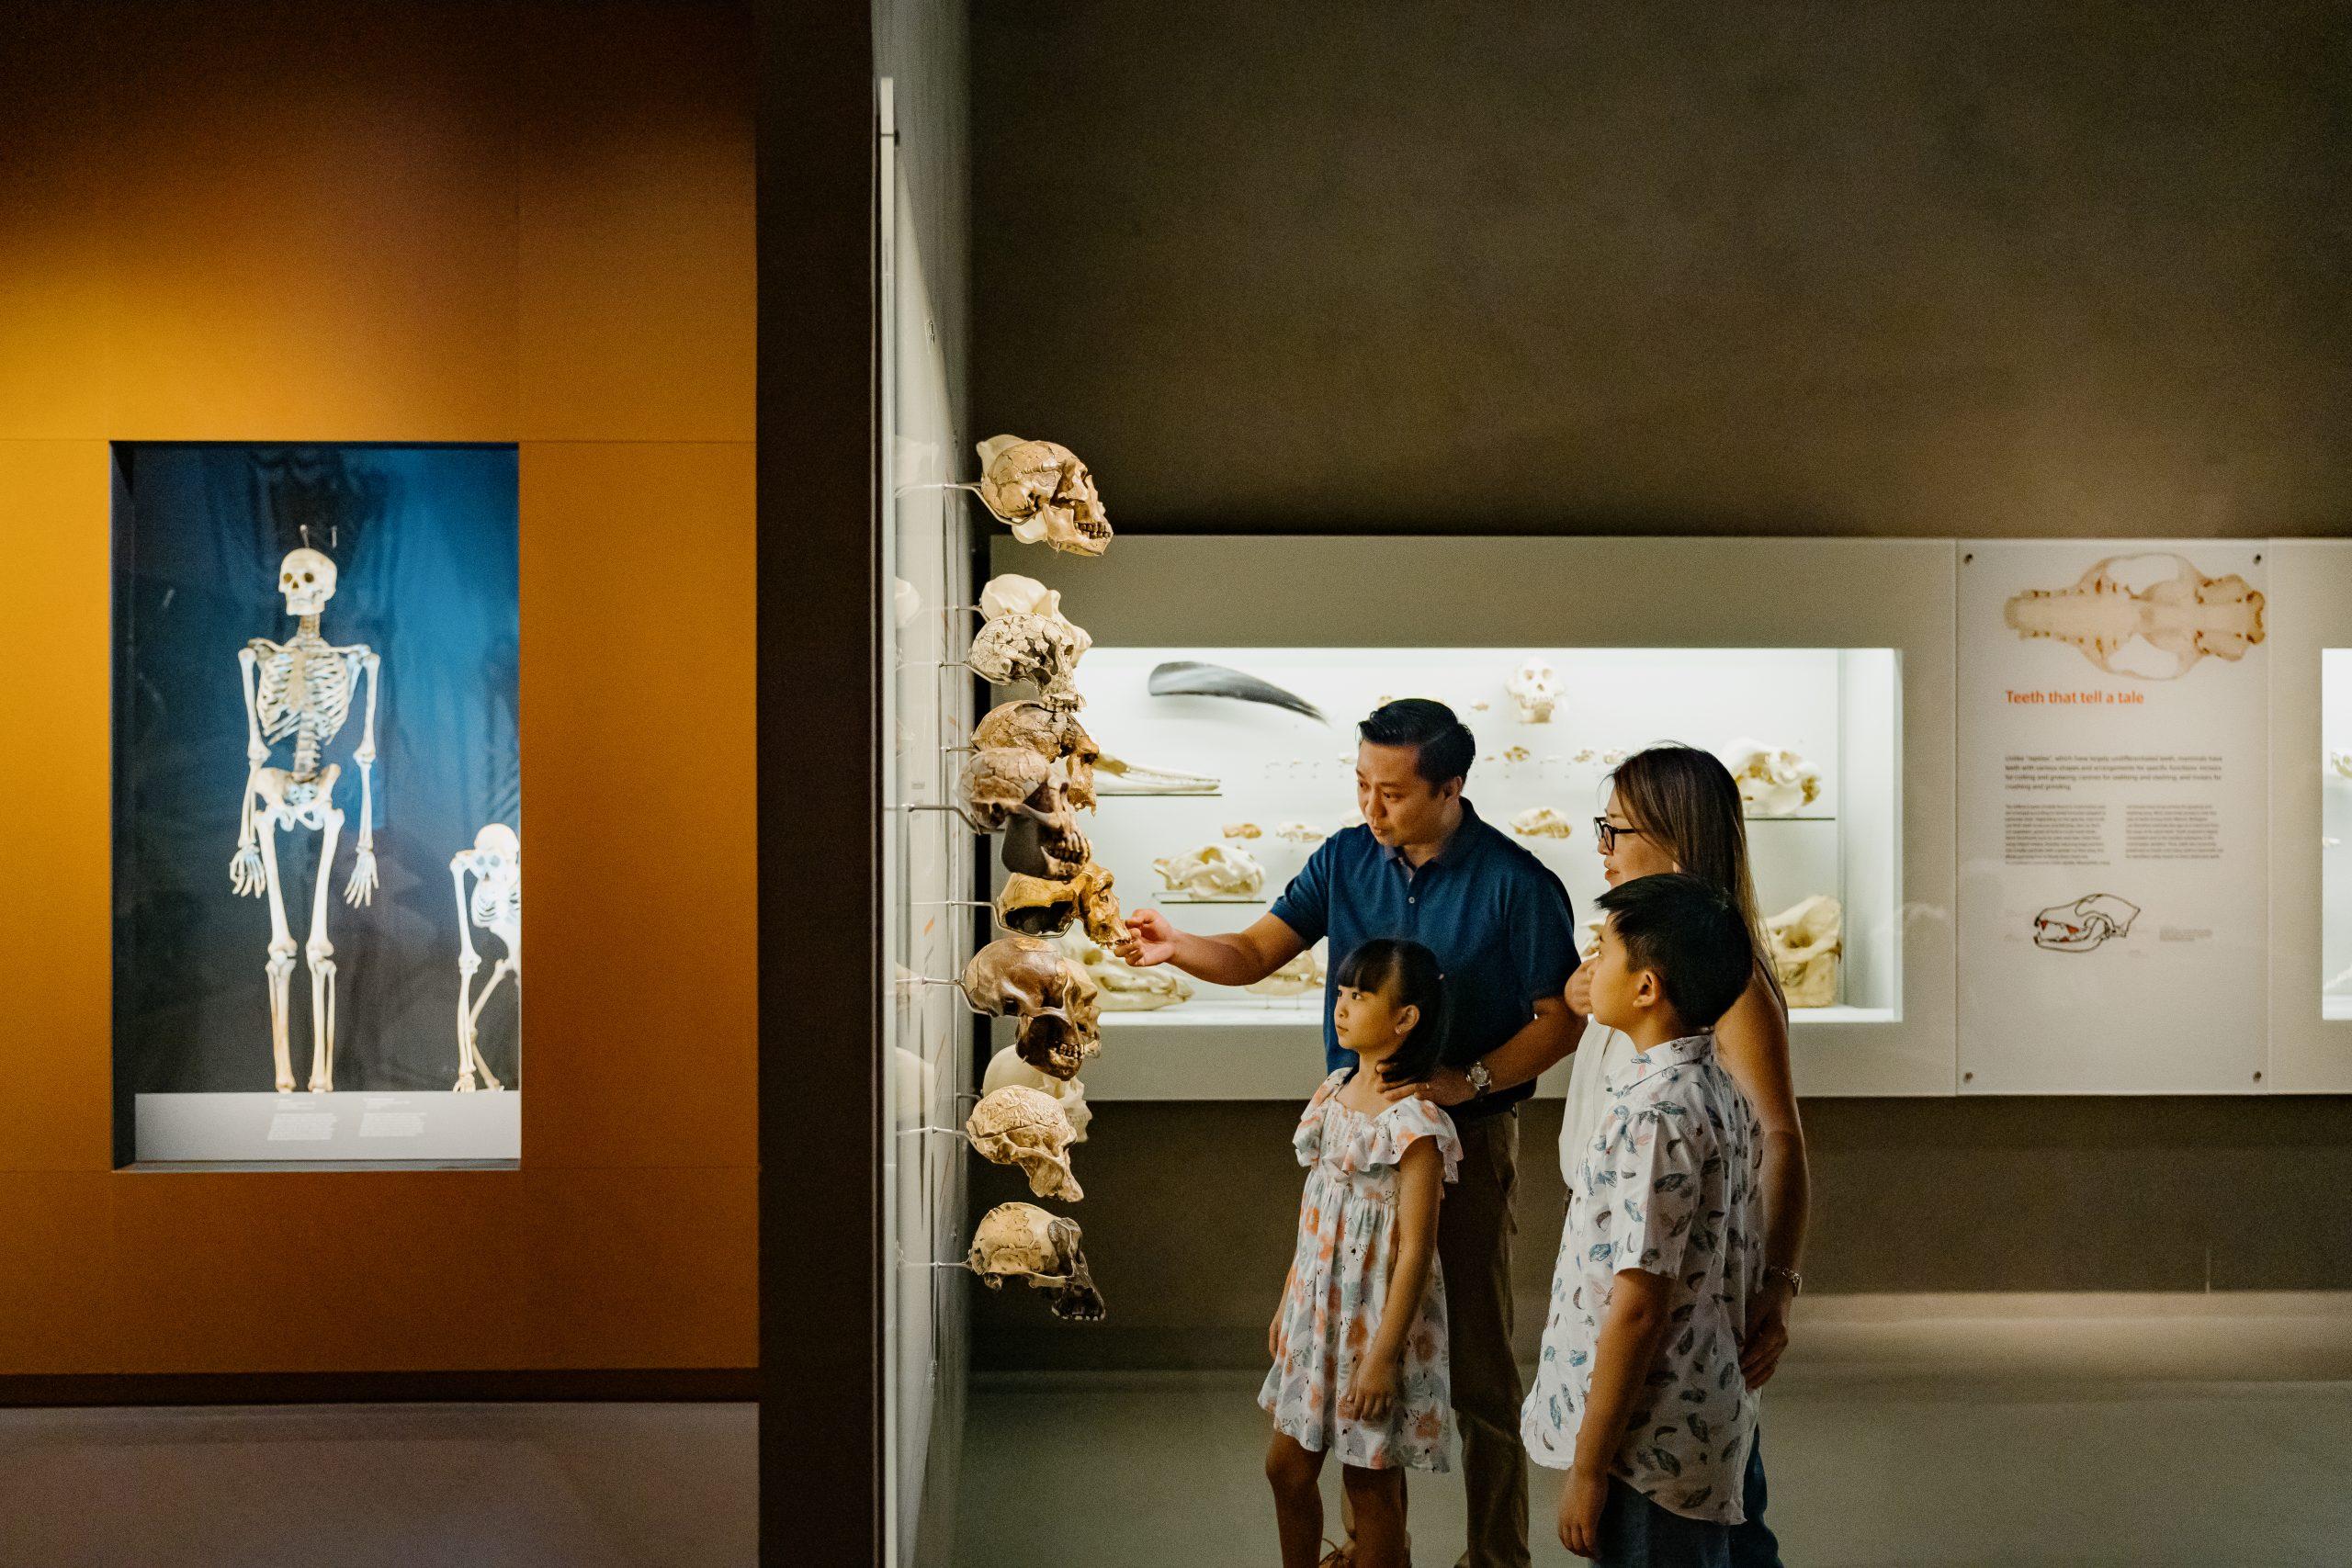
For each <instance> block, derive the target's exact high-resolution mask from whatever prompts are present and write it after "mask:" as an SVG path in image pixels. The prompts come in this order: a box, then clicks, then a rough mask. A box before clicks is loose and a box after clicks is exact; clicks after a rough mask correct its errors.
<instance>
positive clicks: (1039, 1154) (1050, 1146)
mask: <svg viewBox="0 0 2352 1568" xmlns="http://www.w3.org/2000/svg"><path fill="white" fill-rule="evenodd" d="M964 1135H965V1136H966V1137H967V1138H969V1139H970V1140H971V1141H972V1147H973V1148H974V1149H976V1150H978V1152H979V1156H980V1157H981V1158H982V1159H984V1160H987V1161H988V1162H989V1164H990V1165H1017V1166H1019V1167H1020V1168H1021V1169H1022V1171H1023V1173H1024V1174H1025V1175H1027V1177H1028V1178H1029V1190H1030V1191H1032V1192H1034V1193H1035V1194H1036V1195H1037V1196H1038V1197H1040V1198H1059V1199H1061V1200H1062V1201H1064V1202H1068V1203H1075V1202H1077V1201H1079V1200H1080V1199H1082V1198H1084V1197H1085V1196H1086V1191H1085V1189H1083V1188H1081V1187H1080V1186H1079V1184H1078V1177H1077V1175H1076V1173H1075V1172H1073V1171H1072V1170H1071V1169H1070V1168H1069V1146H1070V1145H1072V1144H1074V1143H1076V1142H1077V1141H1078V1133H1077V1130H1076V1129H1075V1128H1073V1127H1072V1126H1071V1125H1070V1124H1069V1117H1068V1116H1066V1115H1064V1114H1063V1113H1062V1108H1061V1106H1060V1105H1059V1104H1058V1103H1057V1101H1056V1100H1055V1099H1054V1097H1053V1096H1052V1095H1050V1094H1046V1093H1045V1092H1044V1091H1042V1090H1039V1089H1023V1088H1021V1087H1019V1086H1017V1085H1016V1086H1014V1087H1012V1088H1010V1089H998V1090H997V1091H996V1092H995V1093H993V1094H990V1095H987V1096H985V1097H983V1098H982V1099H981V1100H980V1102H979V1103H978V1105H975V1106H974V1107H972V1114H971V1115H970V1116H968V1117H967V1118H966V1119H965V1122H964Z"/></svg>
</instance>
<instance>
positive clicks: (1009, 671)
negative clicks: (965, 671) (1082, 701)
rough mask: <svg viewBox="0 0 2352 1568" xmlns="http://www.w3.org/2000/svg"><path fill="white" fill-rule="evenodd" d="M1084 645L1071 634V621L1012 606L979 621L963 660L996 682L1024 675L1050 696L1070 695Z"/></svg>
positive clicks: (1007, 682) (1008, 681)
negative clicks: (1027, 612)
mask: <svg viewBox="0 0 2352 1568" xmlns="http://www.w3.org/2000/svg"><path fill="white" fill-rule="evenodd" d="M1084 651H1085V650H1084V649H1081V648H1080V647H1079V645H1078V640H1077V638H1076V637H1072V636H1071V635H1070V627H1069V623H1067V622H1056V621H1049V620H1047V619H1046V617H1045V616H1043V615H1024V614H1022V613H1020V612H1018V611H1016V612H1014V613H1012V614H1011V615H999V616H997V617H996V619H994V620H992V621H990V622H989V623H988V624H987V625H986V626H982V627H981V628H980V630H979V634H978V636H977V637H973V638H972V650H971V652H970V653H968V654H967V655H966V656H965V661H966V662H967V663H968V664H969V665H970V666H971V667H972V671H973V672H974V673H975V674H977V675H978V676H979V677H980V679H982V680H984V681H987V682H990V683H992V684H994V685H999V686H1009V685H1012V684H1013V683H1014V682H1020V681H1027V682H1031V683H1033V684H1035V686H1036V688H1037V689H1038V690H1039V691H1040V692H1043V693H1045V694H1046V695H1047V696H1048V697H1062V696H1069V697H1074V696H1075V694H1074V693H1073V692H1072V691H1071V688H1070V677H1071V676H1072V675H1073V674H1074V673H1075V672H1076V671H1077V670H1078V660H1079V656H1080V654H1081V653H1082V652H1084Z"/></svg>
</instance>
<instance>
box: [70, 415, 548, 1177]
mask: <svg viewBox="0 0 2352 1568" xmlns="http://www.w3.org/2000/svg"><path fill="white" fill-rule="evenodd" d="M515 494H516V491H515V449H514V448H513V447H511V446H498V447H490V446H398V447H396V446H176V445H175V446H156V445H129V444H122V445H118V446H116V447H115V539H114V547H115V709H114V730H115V754H114V780H115V802H114V824H115V831H114V876H115V886H114V916H115V972H114V990H115V1084H116V1096H117V1106H116V1111H117V1126H118V1129H127V1126H128V1115H129V1109H130V1097H131V1096H132V1095H135V1094H141V1093H151V1094H152V1093H158V1092H168V1091H183V1090H198V1089H264V1090H266V1089H269V1088H270V1087H271V1078H272V1071H271V1059H270V1049H269V1002H268V989H267V986H266V980H265V977H264V971H263V964H264V962H265V960H266V957H267V952H266V949H267V947H268V943H269V909H268V905H267V903H266V900H265V899H261V898H253V897H238V896H237V895H236V893H235V892H234V891H233V890H232V888H231V886H230V884H229V862H230V859H231V856H232V853H233V852H234V851H235V849H236V844H237V807H238V791H239V789H240V788H241V787H242V785H243V783H244V778H245V754H244V751H245V716H244V699H243V693H242V689H241V686H240V682H239V674H238V666H237V650H238V649H240V648H242V647H243V645H244V644H245V642H246V641H247V639H249V638H252V637H268V638H270V639H272V640H273V641H279V642H282V641H284V640H285V639H286V638H287V637H289V636H291V635H292V634H293V632H294V629H295V626H296V623H295V622H294V621H293V620H292V619H291V618H290V617H288V615H287V614H286V607H285V602H284V600H283V599H281V598H280V597H279V595H278V594H277V592H276V584H277V565H278V561H279V560H280V558H283V557H284V555H285V554H286V552H287V551H288V550H290V549H295V548H298V547H300V546H301V545H302V543H303V542H304V541H303V533H302V530H303V526H304V525H309V528H310V539H309V542H310V543H311V546H312V547H314V548H317V549H320V550H323V551H325V552H326V554H327V555H328V556H330V557H331V558H333V559H334V563H335V566H336V568H337V570H338V581H337V586H336V591H335V595H334V599H333V600H331V601H330V602H329V603H328V604H327V606H326V609H325V611H324V612H323V613H322V615H321V617H320V626H319V629H320V633H321V635H322V636H323V637H325V638H326V639H327V640H328V641H329V642H332V643H336V644H345V643H355V642H364V643H366V644H368V646H370V647H372V648H373V649H375V650H376V651H377V653H379V655H381V656H382V660H383V663H382V666H381V670H380V680H381V682H382V684H381V691H380V694H379V699H378V705H377V712H376V749H377V760H376V767H375V826H376V863H377V872H378V886H377V891H376V897H375V901H374V902H373V903H372V904H370V905H368V906H366V907H363V908H356V909H355V908H351V907H350V906H348V905H346V904H345V903H344V901H343V888H344V885H345V881H346V880H347V879H348V878H349V876H350V874H351V866H352V857H353V847H354V845H355V844H356V842H357V840H358V832H359V777H358V769H357V767H356V764H355V763H354V762H353V761H352V753H353V752H354V751H355V750H356V749H357V747H358V745H359V739H360V736H361V734H362V731H363V727H364V722H365V716H366V710H365V690H364V687H363V688H362V689H361V690H360V691H357V692H355V693H354V695H353V702H352V709H351V717H350V719H349V721H348V722H347V723H346V724H345V726H344V728H343V731H342V733H340V734H339V735H337V736H336V737H335V739H334V743H333V744H332V745H331V746H329V747H328V749H327V751H326V754H325V756H324V758H323V759H322V761H326V762H338V763H341V764H342V766H343V774H342V776H341V777H340V778H339V779H338V780H337V781H336V784H335V801H336V804H337V805H339V806H341V807H343V809H344V812H345V823H344V829H343V839H342V841H341V843H340V844H338V846H337V848H336V852H335V863H334V866H333V867H332V868H331V869H330V870H329V872H328V877H329V883H328V898H329V904H328V910H329V912H328V916H327V931H328V935H329V937H330V939H331V940H332V941H333V942H334V946H335V964H336V976H335V979H336V987H337V996H338V999H337V1006H336V1029H335V1035H336V1043H335V1086H336V1088H337V1089H447V1088H448V1087H449V1086H450V1084H451V1083H452V1081H453V1080H454V1079H455V1078H456V1077H457V1062H458V1044H457V1032H456V1020H455V1014H456V1008H457V995H458V965H457V959H458V908H457V905H456V901H455V899H454V897H452V894H451V891H450V886H449V857H450V856H451V855H452V854H454V853H456V852H458V850H461V849H465V848H468V847H469V846H470V845H471V844H472V842H473V838H474V834H475V833H476V832H477V831H478V830H480V829H481V826H482V825H483V824H484V823H486V822H491V821H500V822H504V823H506V824H508V825H509V826H511V827H514V828H515V829H516V830H517V831H520V829H521V827H522V817H521V808H522V784H521V773H520V762H519V752H518V750H517V744H516V741H517V736H516V726H515V704H516V690H517V687H516V656H517V639H518V624H517V601H516V583H517V578H516V570H517V565H516V549H517V539H516V515H515ZM290 754H291V748H290V747H289V746H287V745H284V744H281V745H279V746H277V748H275V749H274V750H273V752H272V757H271V761H272V764H273V765H275V766H278V767H283V766H285V765H287V762H288V758H289V756H290ZM320 837H321V836H320V835H319V834H317V833H311V832H304V831H300V830H295V831H291V832H285V833H281V834H280V835H279V836H278V864H279V867H280V869H281V872H282V873H283V874H284V880H285V884H286V902H287V919H288V924H289V926H290V927H291V928H292V931H293V935H294V940H295V942H296V943H297V944H298V947H299V944H300V942H302V941H303V940H304V939H305V938H306V937H307V935H308V934H309V931H310V899H311V887H312V886H313V880H312V879H313V877H314V875H315V874H316V873H317V869H318V849H319V842H320ZM476 945H477V947H478V948H480V949H481V952H482V953H483V963H482V973H483V974H484V975H485V976H486V975H487V974H488V973H489V971H490V966H491V964H492V962H494V958H495V955H496V953H497V952H498V951H499V949H498V948H497V945H496V943H495V942H494V941H491V940H486V933H481V932H477V933H476ZM310 990H311V987H310V973H309V971H308V969H307V968H305V967H304V966H303V964H302V962H301V959H300V954H299V953H298V954H297V957H296V960H295V969H294V977H293V982H292V993H293V1002H292V1006H291V1010H290V1013H289V1036H290V1039H291V1042H292V1060H293V1065H294V1075H295V1077H296V1079H297V1081H298V1082H302V1081H307V1079H308V1077H309V1074H310V1061H311V1018H310ZM500 991H501V995H500V998H498V999H495V1000H493V1001H492V1003H491V1005H490V1006H489V1008H488V1009H487V1010H485V1011H484V1013H483V1015H482V1028H481V1043H482V1054H483V1055H484V1056H485V1057H487V1058H488V1060H489V1061H490V1063H491V1066H492V1068H493V1069H494V1070H495V1071H496V1072H497V1073H498V1075H499V1077H501V1078H503V1079H504V1080H505V1082H506V1083H507V1084H508V1085H509V1086H510V1087H513V1086H514V1085H515V1084H516V1082H517V1077H516V1068H517V1034H518V1006H517V1001H516V997H515V989H514V987H513V986H512V985H511V984H509V985H507V986H503V987H500ZM126 1153H127V1151H126Z"/></svg>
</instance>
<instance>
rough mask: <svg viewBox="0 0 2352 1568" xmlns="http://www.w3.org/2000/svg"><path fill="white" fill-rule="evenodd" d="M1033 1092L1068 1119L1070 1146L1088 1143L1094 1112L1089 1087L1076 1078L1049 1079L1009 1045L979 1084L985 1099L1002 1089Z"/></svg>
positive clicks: (998, 1055)
mask: <svg viewBox="0 0 2352 1568" xmlns="http://www.w3.org/2000/svg"><path fill="white" fill-rule="evenodd" d="M1014 1087H1018V1088H1021V1089H1036V1090H1038V1091H1039V1092H1040V1093H1042V1094H1045V1095H1046V1096H1047V1097H1048V1098H1050V1099H1051V1100H1053V1102H1054V1103H1055V1104H1056V1105H1058V1106H1060V1107H1061V1108H1062V1114H1063V1115H1064V1116H1067V1117H1068V1118H1069V1124H1070V1129H1071V1137H1070V1142H1071V1144H1073V1145H1077V1144H1082V1143H1084V1142H1086V1129H1087V1126H1088V1125H1089V1124H1090V1123H1091V1122H1093V1120H1094V1110H1093V1108H1092V1107H1091V1106H1090V1105H1088V1104H1087V1103H1086V1086H1085V1085H1084V1084H1082V1083H1080V1082H1079V1081H1078V1080H1077V1079H1076V1078H1057V1077H1046V1075H1045V1074H1044V1073H1041V1072H1039V1071H1038V1070H1037V1069H1036V1068H1035V1067H1033V1066H1030V1065H1029V1064H1028V1063H1026V1062H1024V1061H1023V1060H1022V1059H1021V1053H1020V1052H1018V1051H1016V1050H1014V1049H1013V1048H1012V1046H1010V1045H1007V1046H1006V1047H1005V1048H1004V1049H1003V1050H1001V1051H999V1052H998V1053H997V1054H996V1055H993V1056H990V1057H989V1070H988V1076H987V1077H983V1078H982V1079H981V1080H980V1093H981V1094H982V1095H983V1096H986V1095H991V1094H994V1093H995V1092H996V1091H997V1090H999V1089H1012V1088H1014Z"/></svg>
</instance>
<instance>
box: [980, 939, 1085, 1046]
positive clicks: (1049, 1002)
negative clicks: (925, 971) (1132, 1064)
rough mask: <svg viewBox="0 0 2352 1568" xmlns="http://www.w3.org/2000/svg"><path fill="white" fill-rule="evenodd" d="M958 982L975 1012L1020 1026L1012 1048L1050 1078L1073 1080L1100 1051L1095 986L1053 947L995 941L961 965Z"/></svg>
mask: <svg viewBox="0 0 2352 1568" xmlns="http://www.w3.org/2000/svg"><path fill="white" fill-rule="evenodd" d="M958 983H959V984H960V985H961V986H962V987H963V991H964V999H965V1000H966V1001H967V1002H969V1003H970V1004H971V1006H972V1010H974V1011H976V1012H982V1013H987V1014H988V1015H989V1016H990V1017H992V1018H1012V1019H1016V1020H1018V1023H1017V1025H1016V1028H1015V1032H1014V1034H1013V1049H1014V1050H1016V1051H1017V1052H1019V1053H1020V1055H1021V1059H1022V1060H1023V1061H1024V1062H1026V1063H1028V1064H1029V1065H1030V1066H1033V1067H1035V1068H1036V1069H1037V1070H1038V1071H1039V1072H1041V1073H1044V1074H1046V1076H1047V1077H1057V1078H1070V1077H1077V1076H1078V1070H1079V1068H1080V1067H1081V1066H1085V1064H1086V1059H1087V1058H1088V1057H1089V1056H1091V1055H1094V1054H1095V1053H1096V1052H1097V1051H1100V1050H1101V1049H1102V1048H1103V1046H1102V1010H1101V1005H1100V1002H1099V999H1098V998H1097V997H1096V994H1095V990H1094V982H1093V981H1092V980H1091V979H1089V978H1088V977H1087V974H1086V971H1085V969H1084V968H1082V967H1081V966H1080V965H1079V964H1077V963H1075V962H1074V961H1072V960H1071V959H1070V958H1069V956H1067V955H1066V954H1065V953H1062V951H1061V950H1060V949H1059V948H1057V947H1056V946H1055V945H1054V944H1053V943H1052V942H1046V941H1044V940H1043V939H1041V938H1038V937H1034V936H1007V937H999V938H998V939H997V940H996V941H994V942H990V943H989V944H988V946H986V947H984V948H982V949H980V951H979V952H978V954H976V955H975V956H974V957H973V959H972V961H971V962H970V963H969V964H966V965H965V966H964V976H963V978H962V980H961V981H960V982H958Z"/></svg>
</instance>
